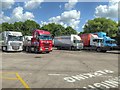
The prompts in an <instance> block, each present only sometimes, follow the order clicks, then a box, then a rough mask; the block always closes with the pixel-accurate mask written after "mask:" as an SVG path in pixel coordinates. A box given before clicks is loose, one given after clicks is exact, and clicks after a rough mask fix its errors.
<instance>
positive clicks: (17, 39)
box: [8, 35, 23, 41]
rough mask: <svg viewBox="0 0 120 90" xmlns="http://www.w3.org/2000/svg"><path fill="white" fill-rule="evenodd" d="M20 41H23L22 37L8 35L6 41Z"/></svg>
mask: <svg viewBox="0 0 120 90" xmlns="http://www.w3.org/2000/svg"><path fill="white" fill-rule="evenodd" d="M22 40H23V37H22V36H12V35H8V41H22Z"/></svg>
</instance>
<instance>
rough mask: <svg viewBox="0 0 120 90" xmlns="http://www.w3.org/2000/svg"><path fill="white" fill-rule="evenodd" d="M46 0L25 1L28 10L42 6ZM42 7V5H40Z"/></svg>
mask: <svg viewBox="0 0 120 90" xmlns="http://www.w3.org/2000/svg"><path fill="white" fill-rule="evenodd" d="M43 1H44V0H29V1H27V2H25V6H24V7H25V8H26V9H28V10H31V9H35V8H37V7H40V4H41V3H42V2H43ZM40 8H41V7H40Z"/></svg>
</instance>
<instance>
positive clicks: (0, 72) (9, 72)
mask: <svg viewBox="0 0 120 90" xmlns="http://www.w3.org/2000/svg"><path fill="white" fill-rule="evenodd" d="M0 74H16V72H0Z"/></svg>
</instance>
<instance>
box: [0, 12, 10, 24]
mask: <svg viewBox="0 0 120 90" xmlns="http://www.w3.org/2000/svg"><path fill="white" fill-rule="evenodd" d="M9 20H10V17H7V16H5V15H4V12H1V13H0V23H2V22H8V21H9Z"/></svg>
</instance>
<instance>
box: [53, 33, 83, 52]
mask: <svg viewBox="0 0 120 90" xmlns="http://www.w3.org/2000/svg"><path fill="white" fill-rule="evenodd" d="M54 47H56V48H57V49H69V50H81V49H82V48H83V42H82V40H81V38H80V37H79V36H78V35H73V34H72V35H69V36H58V37H54Z"/></svg>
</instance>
